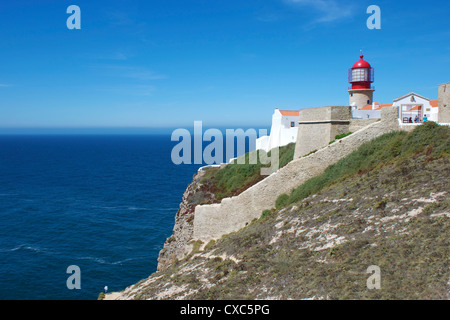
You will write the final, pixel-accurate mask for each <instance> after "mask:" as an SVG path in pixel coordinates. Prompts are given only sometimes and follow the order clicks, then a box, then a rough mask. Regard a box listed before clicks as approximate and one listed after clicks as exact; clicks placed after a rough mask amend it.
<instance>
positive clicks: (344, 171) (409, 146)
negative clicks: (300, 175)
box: [277, 122, 450, 208]
mask: <svg viewBox="0 0 450 320" xmlns="http://www.w3.org/2000/svg"><path fill="white" fill-rule="evenodd" d="M449 150H450V128H448V127H446V126H439V125H437V124H436V123H434V122H427V123H425V124H424V125H421V126H418V127H417V128H416V129H415V130H414V131H412V132H410V133H406V132H403V131H401V132H392V133H388V134H385V135H383V136H381V137H379V138H377V139H374V140H373V141H370V142H367V143H365V144H363V145H362V146H361V147H360V148H359V149H358V150H356V151H354V152H353V153H351V154H350V155H349V156H347V157H345V158H344V159H341V160H340V161H339V162H337V163H336V164H334V165H331V166H330V167H328V168H327V169H326V170H325V172H324V173H322V174H321V175H319V176H316V177H314V178H312V179H310V180H308V181H306V182H305V183H304V184H303V185H301V186H299V187H298V188H296V189H294V190H293V191H292V192H291V194H290V195H288V198H286V196H287V195H281V196H280V197H279V198H278V200H277V203H278V204H279V205H283V206H287V205H289V204H292V203H296V202H299V201H301V200H303V199H304V198H306V197H308V196H310V195H312V194H315V193H317V192H319V191H320V190H323V189H324V188H326V187H329V186H330V185H332V184H333V183H336V182H337V181H340V180H342V179H344V178H346V177H349V176H351V175H355V174H364V173H367V172H369V171H370V170H373V169H375V168H379V167H383V166H386V165H395V164H401V163H402V162H405V161H406V162H407V161H410V160H414V159H415V158H417V157H418V156H419V155H421V154H424V155H425V156H426V157H427V161H432V160H434V159H437V158H439V157H441V156H444V155H449ZM400 168H401V165H400ZM385 204H386V203H384V204H383V203H379V204H378V206H380V207H382V206H383V205H385ZM277 208H280V206H277Z"/></svg>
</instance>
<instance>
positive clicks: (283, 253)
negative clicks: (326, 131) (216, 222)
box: [115, 123, 450, 299]
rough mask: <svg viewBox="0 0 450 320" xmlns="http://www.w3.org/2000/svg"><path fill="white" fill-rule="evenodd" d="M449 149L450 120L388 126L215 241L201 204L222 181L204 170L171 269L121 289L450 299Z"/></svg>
mask: <svg viewBox="0 0 450 320" xmlns="http://www.w3.org/2000/svg"><path fill="white" fill-rule="evenodd" d="M449 156H450V128H448V127H442V126H438V125H436V124H433V123H428V124H426V125H423V126H419V127H418V128H417V129H415V130H414V131H412V132H410V133H405V132H393V133H388V134H385V135H383V136H381V137H378V138H376V139H374V140H373V141H370V142H368V143H365V144H363V145H362V146H361V147H360V148H359V149H358V150H356V151H354V152H352V153H351V154H350V155H348V156H347V157H345V158H343V159H341V160H340V161H339V162H337V163H336V164H334V165H332V166H330V167H329V168H327V169H326V170H325V172H323V173H322V174H319V175H317V176H315V177H313V178H311V179H310V180H308V181H306V182H305V183H302V184H300V185H298V186H297V187H296V188H295V189H293V190H292V192H290V193H287V194H285V195H281V196H280V197H279V198H278V199H277V201H276V208H267V209H268V210H265V211H264V212H263V214H262V215H261V217H260V218H259V219H255V220H254V221H253V222H251V223H249V224H248V225H247V226H246V227H244V228H242V229H241V230H239V231H236V232H233V233H231V234H227V235H224V236H222V237H221V238H220V239H218V240H216V241H214V240H212V241H209V242H208V243H202V242H201V241H192V234H193V226H192V219H193V214H194V211H193V209H194V207H195V206H196V205H198V204H200V203H213V202H214V201H217V199H216V198H217V193H215V192H214V190H211V188H209V187H210V186H211V185H209V187H208V188H206V187H205V185H208V183H207V181H208V180H209V179H212V178H211V177H206V180H205V176H204V175H205V174H206V173H201V174H199V175H196V176H194V181H193V182H192V183H191V184H190V185H189V187H188V188H187V190H186V192H185V194H184V195H183V203H182V204H181V207H180V210H179V211H178V213H177V217H176V224H175V228H174V234H173V235H172V237H171V238H172V239H171V238H169V239H168V240H167V241H166V244H165V247H164V249H163V251H162V252H161V254H160V258H159V263H160V265H161V267H160V268H159V271H158V272H156V273H154V274H152V275H151V276H150V277H149V278H147V279H144V280H142V281H140V282H139V283H137V284H135V285H133V286H130V287H128V288H126V289H125V290H124V291H123V292H121V293H120V294H119V295H116V296H115V298H117V299H447V298H448V290H449V285H450V283H449V279H450V271H449V268H448V257H449V249H448V248H449V244H450V243H449V239H450V237H449V236H450V214H449V210H450V202H449V200H448V199H449V197H448V190H449V184H448V176H449V174H450V166H449V162H450V158H449ZM202 181H203V182H202ZM205 188H206V189H205ZM189 242H190V243H189ZM372 265H376V266H378V267H379V268H380V270H381V288H380V289H379V290H377V289H373V290H369V289H368V288H367V279H368V278H369V276H370V274H368V273H367V268H368V267H369V266H372Z"/></svg>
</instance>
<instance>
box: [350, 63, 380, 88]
mask: <svg viewBox="0 0 450 320" xmlns="http://www.w3.org/2000/svg"><path fill="white" fill-rule="evenodd" d="M363 57H364V56H363V55H362V54H361V55H360V58H361V59H360V60H359V61H357V62H355V64H354V65H353V67H352V68H351V69H349V70H348V82H350V83H351V84H352V90H353V89H372V86H371V83H372V82H373V81H374V70H373V68H372V67H371V66H370V63H368V62H367V61H365V60H364V59H363Z"/></svg>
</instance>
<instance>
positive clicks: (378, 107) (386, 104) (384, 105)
mask: <svg viewBox="0 0 450 320" xmlns="http://www.w3.org/2000/svg"><path fill="white" fill-rule="evenodd" d="M384 107H392V103H385V104H378V105H375V109H373V110H381V108H384ZM360 110H372V105H371V104H368V105H366V106H364V107H362V108H361V109H360Z"/></svg>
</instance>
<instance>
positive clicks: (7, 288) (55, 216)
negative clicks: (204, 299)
mask: <svg viewBox="0 0 450 320" xmlns="http://www.w3.org/2000/svg"><path fill="white" fill-rule="evenodd" d="M175 144H177V142H171V141H170V135H1V136H0V299H96V298H97V296H98V294H99V293H100V292H101V291H103V288H104V286H108V288H109V291H118V290H123V289H124V288H126V287H127V286H129V285H132V284H134V283H136V282H138V281H139V280H141V279H144V278H146V277H148V276H149V275H150V274H151V273H153V272H154V271H156V266H157V257H158V253H159V251H160V250H161V249H162V247H163V244H164V241H165V239H166V238H167V237H169V236H170V235H171V233H172V228H173V224H174V220H175V214H176V212H177V210H178V208H179V204H180V202H181V197H182V194H183V192H184V190H185V188H186V187H187V185H188V184H189V183H190V182H191V180H192V176H193V175H194V174H195V173H196V171H197V169H198V168H199V167H200V165H198V164H197V165H178V166H177V165H174V164H173V163H172V161H171V150H172V148H173V147H174V145H175ZM71 265H76V266H78V267H79V268H80V274H81V278H80V283H81V289H79V290H77V289H73V290H70V289H68V288H67V285H66V282H67V279H68V278H69V277H70V276H71V274H68V273H67V268H68V267H69V266H71Z"/></svg>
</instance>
